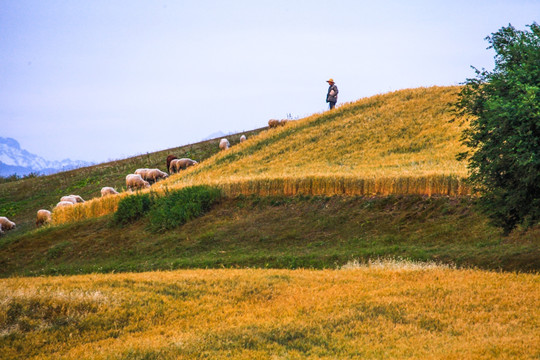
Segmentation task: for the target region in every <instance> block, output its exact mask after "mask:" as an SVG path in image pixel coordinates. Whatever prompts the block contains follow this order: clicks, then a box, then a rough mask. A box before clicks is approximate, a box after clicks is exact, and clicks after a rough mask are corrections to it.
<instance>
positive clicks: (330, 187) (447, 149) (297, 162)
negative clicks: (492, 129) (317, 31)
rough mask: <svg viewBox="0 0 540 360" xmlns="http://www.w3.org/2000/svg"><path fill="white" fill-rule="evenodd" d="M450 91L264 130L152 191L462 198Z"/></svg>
mask: <svg viewBox="0 0 540 360" xmlns="http://www.w3.org/2000/svg"><path fill="white" fill-rule="evenodd" d="M457 92H458V88H457V87H432V88H420V89H410V90H402V91H397V92H394V93H389V94H385V95H378V96H374V97H370V98H366V99H362V100H359V101H357V102H354V103H350V104H345V105H343V106H341V107H339V108H338V109H336V110H334V111H330V112H324V113H322V114H315V115H313V116H310V117H307V118H305V119H301V120H298V121H293V122H289V123H288V124H287V125H286V126H284V127H281V128H277V129H270V130H268V131H265V132H262V133H261V134H259V135H258V136H255V137H251V138H250V139H249V140H248V141H246V142H244V143H242V144H239V145H236V146H233V147H232V148H231V149H230V150H229V151H227V152H221V153H218V154H215V155H214V156H212V157H210V158H209V159H207V160H206V161H204V162H203V163H201V165H200V166H198V167H196V168H192V169H188V171H185V172H181V173H180V174H178V175H175V176H171V177H170V179H168V180H167V181H164V182H162V183H160V184H158V185H156V186H154V188H153V191H158V192H159V191H163V189H164V188H168V189H174V188H181V187H185V186H189V185H195V184H197V185H198V184H208V185H212V186H217V187H219V188H221V189H222V190H223V191H224V193H225V194H226V195H227V196H232V197H234V196H236V195H239V194H243V195H253V194H258V195H265V196H266V195H296V194H304V195H328V196H330V195H388V194H398V195H404V194H420V195H452V196H455V195H466V194H469V193H470V190H469V188H468V187H467V186H466V184H464V182H463V177H464V176H466V168H465V165H464V164H463V163H461V162H458V161H457V160H456V155H457V154H458V153H459V152H461V151H463V150H464V148H463V147H462V145H461V144H460V141H459V139H460V134H461V131H462V128H460V127H459V125H458V122H453V121H452V120H453V119H454V114H453V113H452V111H451V106H452V105H451V103H452V102H453V101H455V99H456V96H457ZM119 199H120V197H117V198H116V200H115V199H114V198H108V199H105V200H103V199H96V200H95V201H93V202H89V203H87V204H84V205H81V206H78V207H76V208H67V209H61V211H58V212H57V213H56V214H55V222H56V223H64V222H69V221H78V220H81V219H84V218H90V217H97V216H102V215H105V214H107V213H111V212H113V211H115V210H116V205H117V202H118V200H119Z"/></svg>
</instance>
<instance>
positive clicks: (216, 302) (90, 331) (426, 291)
mask: <svg viewBox="0 0 540 360" xmlns="http://www.w3.org/2000/svg"><path fill="white" fill-rule="evenodd" d="M539 281H540V276H539V275H538V274H515V273H497V272H486V271H479V270H455V269H451V268H446V267H443V266H433V265H431V264H428V265H426V266H423V265H422V264H418V263H414V264H411V263H410V262H403V263H401V262H396V261H391V262H388V261H387V262H381V263H374V264H369V265H368V266H360V267H358V266H350V267H349V268H347V269H343V270H322V271H308V270H296V271H290V270H288V271H287V270H251V269H247V270H246V269H244V270H189V271H176V272H154V273H139V274H112V275H95V274H94V275H87V276H69V277H67V276H66V277H39V278H11V279H0V354H2V356H1V357H2V359H6V360H8V359H80V360H83V359H94V360H99V359H195V358H197V359H199V358H209V359H231V358H234V359H271V358H290V359H305V358H310V359H311V358H313V359H354V358H362V359H443V358H444V359H456V360H457V359H493V358H500V359H537V358H538V356H539V355H540V342H539V341H538V331H539V327H540V312H539V311H538V308H539V307H540V300H539V299H540V286H538V285H539Z"/></svg>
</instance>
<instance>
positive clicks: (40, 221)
mask: <svg viewBox="0 0 540 360" xmlns="http://www.w3.org/2000/svg"><path fill="white" fill-rule="evenodd" d="M51 220H52V214H51V212H50V211H49V210H44V209H41V210H38V212H37V219H36V227H40V226H42V225H45V224H48V223H50V222H51Z"/></svg>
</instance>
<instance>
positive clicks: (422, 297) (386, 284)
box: [0, 87, 540, 360]
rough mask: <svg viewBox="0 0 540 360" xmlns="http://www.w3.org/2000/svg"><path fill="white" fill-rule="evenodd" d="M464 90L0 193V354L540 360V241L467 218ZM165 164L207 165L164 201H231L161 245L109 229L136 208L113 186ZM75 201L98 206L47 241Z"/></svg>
mask: <svg viewBox="0 0 540 360" xmlns="http://www.w3.org/2000/svg"><path fill="white" fill-rule="evenodd" d="M457 91H458V88H455V87H445V88H439V87H434V88H429V89H413V90H403V91H398V92H395V93H390V94H386V95H379V96H375V97H372V98H368V99H362V100H360V101H358V102H355V103H352V104H346V105H344V106H342V107H340V108H339V109H336V110H334V111H330V112H325V113H323V114H316V115H313V116H311V117H308V118H306V119H302V120H299V121H296V122H292V123H289V124H287V125H286V126H285V127H282V128H278V129H271V130H268V131H262V132H260V133H259V134H258V135H255V134H256V133H258V132H259V130H257V131H254V133H251V134H248V138H249V140H248V141H247V142H245V143H243V144H239V145H237V143H238V141H237V140H238V137H239V136H240V134H238V135H236V136H235V137H232V139H231V140H232V141H231V142H232V143H233V144H234V146H233V147H232V148H231V149H230V150H229V151H227V152H223V153H217V141H216V140H214V141H210V142H206V143H199V144H193V145H189V146H186V147H181V148H177V149H169V150H167V151H163V152H160V153H154V154H147V155H143V156H140V157H137V158H132V159H126V160H123V161H119V162H113V163H108V164H101V165H97V166H95V167H91V168H85V169H80V170H75V171H73V172H67V173H62V174H57V175H54V176H52V177H43V178H37V179H25V180H22V181H16V182H13V183H8V184H0V210H1V212H2V213H0V215H8V216H10V217H11V218H13V219H14V220H15V221H16V222H18V223H19V224H21V226H20V227H19V229H17V230H15V231H12V232H10V233H8V234H7V235H6V236H4V237H2V238H0V277H2V279H0V354H1V356H0V357H1V358H2V359H4V358H5V359H40V360H41V359H81V360H83V359H96V360H97V359H103V360H105V359H107V360H113V359H114V360H116V359H117V360H121V359H125V360H128V359H130V360H131V359H148V360H149V359H194V358H211V359H231V358H234V359H250V360H251V359H441V358H444V359H493V358H498V359H538V358H539V357H540V342H539V341H538V339H539V336H538V334H539V329H540V312H539V311H538V308H539V307H540V300H539V299H540V293H539V291H540V286H539V285H540V275H539V274H538V269H540V228H538V227H536V228H533V229H530V230H528V231H527V232H524V231H523V230H521V229H518V230H516V231H514V232H513V233H512V234H510V236H508V237H503V236H502V234H501V232H500V231H499V230H498V229H496V228H493V227H492V226H490V225H489V224H488V223H487V220H486V218H485V217H484V216H482V215H481V214H479V213H477V212H476V211H475V210H474V207H473V205H472V203H473V202H474V197H473V196H471V195H470V190H469V189H468V187H467V186H466V185H465V184H464V183H463V180H462V178H463V177H464V176H465V175H466V169H465V167H464V164H462V163H459V162H457V161H456V160H455V155H456V154H457V153H459V152H460V151H462V148H461V145H460V143H459V136H460V135H459V134H460V131H461V129H460V128H459V127H458V124H457V123H456V122H450V120H451V118H452V114H451V112H450V105H449V103H450V102H452V101H453V99H454V98H455V96H456V93H457ZM169 153H173V154H175V155H177V156H178V157H184V156H185V157H191V158H194V159H196V160H202V161H201V165H200V166H198V167H195V168H191V169H189V170H187V171H184V172H182V173H180V174H178V175H174V176H171V177H170V178H169V180H167V181H164V182H159V183H157V184H156V185H154V186H153V188H152V190H151V191H152V192H153V193H154V194H157V196H161V195H162V194H166V193H167V192H168V191H173V190H174V189H176V188H183V187H188V186H190V185H195V184H196V185H200V184H209V185H214V186H217V187H219V188H221V189H222V191H223V194H224V196H222V197H221V198H220V199H219V201H218V202H217V203H215V204H214V205H213V207H212V208H211V209H210V210H209V211H208V212H206V213H205V214H204V215H203V216H200V217H198V218H195V219H193V220H191V221H189V222H187V223H185V224H184V225H181V226H177V227H175V228H173V229H170V230H168V231H164V232H154V231H152V230H151V228H149V226H148V225H149V220H148V218H146V217H141V218H138V219H137V220H136V221H133V222H131V223H127V224H124V225H123V226H120V225H118V224H117V223H115V222H114V221H113V214H112V212H114V211H115V209H116V206H117V204H118V201H119V199H120V198H122V197H125V196H129V195H131V194H130V193H127V192H123V194H122V195H120V196H116V197H109V198H107V199H106V200H102V199H100V198H99V189H100V188H101V186H116V187H117V188H119V189H121V188H122V186H123V182H124V177H125V175H126V174H127V173H131V172H133V171H134V170H135V169H136V168H139V167H159V168H161V169H163V170H164V162H165V157H166V156H167V155H168V154H169ZM69 193H78V194H80V195H83V197H84V198H85V199H91V198H95V199H94V200H91V201H88V202H87V203H85V204H82V205H77V206H75V207H74V208H73V209H72V210H71V211H66V212H55V220H56V222H57V224H56V225H53V226H47V227H44V228H41V229H38V230H34V229H33V228H32V223H33V220H34V216H35V211H36V210H37V209H38V208H41V207H45V208H47V207H48V208H50V207H51V206H52V205H53V204H54V203H56V201H58V199H59V197H60V196H61V195H67V194H69ZM169 194H170V192H169ZM139 195H141V196H147V197H149V196H148V194H144V193H143V194H139ZM381 195H382V196H381ZM170 198H172V197H170ZM130 199H136V197H132V198H130ZM60 223H63V224H60ZM58 224H60V225H58ZM399 258H402V259H405V260H398V259H399ZM411 260H415V261H411ZM221 268H227V269H221ZM175 269H182V270H175ZM315 269H317V270H315ZM150 270H159V271H155V272H147V271H150ZM501 270H502V271H501ZM115 272H124V273H122V274H114V273H115ZM134 272H141V273H134ZM99 273H106V274H99ZM73 274H80V275H73ZM48 275H62V276H48ZM71 275H73V276H71ZM23 276H31V277H23Z"/></svg>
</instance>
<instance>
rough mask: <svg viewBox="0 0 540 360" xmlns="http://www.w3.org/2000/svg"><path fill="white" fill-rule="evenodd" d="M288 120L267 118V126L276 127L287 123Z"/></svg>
mask: <svg viewBox="0 0 540 360" xmlns="http://www.w3.org/2000/svg"><path fill="white" fill-rule="evenodd" d="M288 122H289V120H275V119H270V120H268V126H269V127H270V128H275V127H278V126H285V124H287V123H288Z"/></svg>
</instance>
